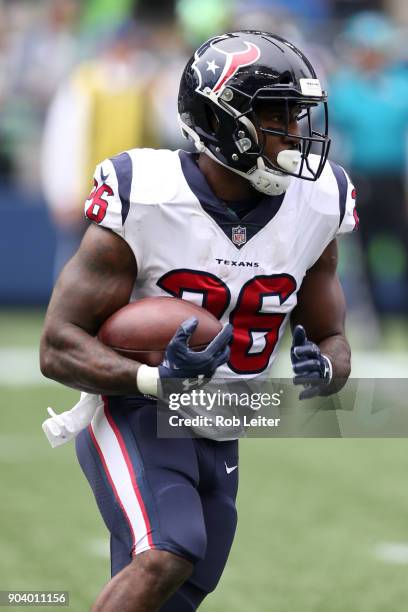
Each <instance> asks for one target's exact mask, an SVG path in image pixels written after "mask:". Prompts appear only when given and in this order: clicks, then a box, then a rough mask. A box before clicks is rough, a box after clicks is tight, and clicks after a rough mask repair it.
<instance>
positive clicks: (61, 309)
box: [40, 226, 138, 394]
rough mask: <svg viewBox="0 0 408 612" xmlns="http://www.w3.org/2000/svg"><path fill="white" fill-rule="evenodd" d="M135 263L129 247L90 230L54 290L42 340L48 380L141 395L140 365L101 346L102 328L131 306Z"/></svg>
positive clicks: (101, 231) (97, 229) (109, 234)
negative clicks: (100, 335) (100, 330)
mask: <svg viewBox="0 0 408 612" xmlns="http://www.w3.org/2000/svg"><path fill="white" fill-rule="evenodd" d="M136 273H137V268H136V262H135V259H134V256H133V253H132V252H131V250H130V248H129V247H128V245H127V244H126V243H125V242H124V240H122V239H121V238H120V237H118V236H116V235H115V234H113V233H112V232H110V231H108V230H104V229H102V228H100V227H97V226H91V227H90V228H89V229H88V231H87V233H86V235H85V237H84V240H83V241H82V244H81V246H80V249H79V251H78V253H77V254H76V255H75V256H74V257H73V259H72V260H71V261H70V262H69V263H68V264H67V266H66V267H65V269H64V270H63V272H62V274H61V276H60V278H59V280H58V282H57V285H56V287H55V289H54V292H53V295H52V298H51V301H50V305H49V307H48V311H47V316H46V319H45V324H44V331H43V335H42V339H41V348H40V363H41V370H42V372H43V374H44V375H45V376H47V377H48V378H52V379H54V380H57V381H58V382H61V383H63V384H65V385H68V386H70V387H74V388H76V389H80V390H82V391H88V392H90V393H104V394H120V393H132V392H135V390H136V373H137V369H138V364H137V363H136V362H134V361H131V360H130V359H127V358H125V357H122V356H120V355H118V354H117V353H115V352H114V351H113V350H112V349H110V348H108V347H106V346H104V345H103V344H101V343H100V342H99V341H98V339H97V338H96V334H97V331H98V329H99V327H100V326H101V325H102V323H103V322H104V321H105V320H106V319H107V318H108V317H109V316H110V315H111V314H112V313H113V312H115V311H116V310H118V309H119V308H121V307H122V306H124V305H125V304H127V303H128V302H129V299H130V295H131V292H132V288H133V284H134V281H135V278H136Z"/></svg>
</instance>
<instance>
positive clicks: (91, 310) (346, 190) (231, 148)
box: [41, 31, 357, 612]
mask: <svg viewBox="0 0 408 612" xmlns="http://www.w3.org/2000/svg"><path fill="white" fill-rule="evenodd" d="M179 120H180V125H181V129H182V131H183V133H184V135H186V136H187V137H188V138H190V139H191V140H192V141H193V143H194V144H195V147H196V150H197V153H195V154H192V153H186V152H184V151H168V150H149V149H135V150H131V151H126V152H123V153H120V154H119V155H117V156H116V157H113V158H112V159H107V160H104V161H102V163H101V164H99V166H98V167H97V169H96V172H95V176H94V188H93V190H92V192H91V194H90V196H89V198H88V200H87V202H86V205H85V214H86V216H87V218H88V219H89V220H90V221H91V222H92V224H91V226H90V227H89V229H88V231H87V233H86V235H85V237H84V240H83V242H82V244H81V246H80V248H79V250H78V252H77V254H76V255H75V256H74V258H73V259H72V260H71V261H70V262H69V263H68V265H67V266H66V268H65V269H64V271H63V273H62V274H61V276H60V278H59V280H58V282H57V285H56V287H55V290H54V293H53V296H52V299H51V302H50V305H49V309H48V313H47V317H46V322H45V327H44V332H43V336H42V345H41V368H42V371H43V373H44V374H45V375H46V376H48V377H50V378H53V379H55V380H58V381H60V382H61V383H64V384H66V385H69V386H71V387H74V388H77V389H80V390H81V391H82V392H85V393H86V392H87V393H89V394H93V395H91V396H89V395H88V396H86V394H84V397H83V399H84V403H85V404H86V402H89V397H95V398H98V399H97V401H96V404H95V406H94V407H93V408H92V406H91V410H90V412H89V415H90V416H89V418H91V417H92V415H93V418H92V421H91V423H90V425H89V427H87V428H86V429H83V430H82V431H81V432H80V433H79V435H78V436H77V438H76V446H77V455H78V459H79V462H80V464H81V466H82V469H83V471H84V473H85V475H86V477H87V478H88V480H89V483H90V485H91V487H92V489H93V492H94V495H95V498H96V501H97V503H98V506H99V509H100V512H101V514H102V516H103V518H104V521H105V523H106V525H107V527H108V529H109V531H110V534H111V568H112V580H111V581H110V582H109V583H108V584H107V585H106V586H105V588H104V589H103V590H102V592H101V594H100V596H99V597H98V599H97V601H96V603H95V605H94V608H93V610H94V611H102V610H103V611H104V612H108V611H115V612H116V611H118V610H120V611H121V612H127V611H129V612H130V611H137V612H144V611H146V612H147V611H149V612H151V611H153V610H161V611H163V612H191V611H192V610H196V609H197V607H198V606H199V605H200V603H201V602H202V600H203V599H204V597H205V596H206V595H207V594H208V593H209V592H211V591H212V590H213V589H214V588H215V587H216V585H217V583H218V581H219V579H220V576H221V574H222V571H223V569H224V566H225V563H226V561H227V558H228V554H229V551H230V548H231V544H232V541H233V537H234V532H235V526H236V510H235V497H236V493H237V480H238V470H237V469H233V470H231V466H237V465H238V449H237V441H236V440H229V441H223V442H221V441H216V440H212V439H206V438H198V439H159V438H158V437H157V433H156V411H155V409H154V406H155V403H154V401H153V399H152V398H151V396H154V395H156V394H157V383H158V380H159V379H164V378H166V377H182V378H187V377H194V376H198V375H202V374H205V375H206V376H211V375H215V376H216V377H220V378H231V377H243V378H249V379H252V378H257V377H265V376H267V375H268V372H269V371H270V369H271V366H272V364H273V361H274V359H275V356H276V353H277V350H278V346H279V342H280V339H281V337H282V335H283V333H284V329H285V326H286V324H287V322H288V320H290V322H291V325H292V328H293V330H294V333H293V346H292V351H291V357H292V363H293V368H294V373H295V383H299V384H301V385H303V390H302V392H301V397H302V398H303V397H305V398H307V397H312V396H313V395H316V394H330V393H334V392H336V391H337V390H338V389H340V388H341V386H342V385H343V384H344V382H345V381H346V380H347V377H348V376H349V373H350V348H349V344H348V342H347V339H346V337H345V333H344V318H345V302H344V296H343V291H342V288H341V286H340V283H339V280H338V277H337V274H336V263H337V247H336V236H337V235H338V234H342V233H345V232H349V231H351V230H353V229H354V227H355V225H356V219H357V217H356V213H355V209H354V205H355V202H354V190H353V186H352V184H351V183H350V180H349V178H348V176H347V174H346V173H345V171H344V170H343V169H342V168H341V167H339V166H337V165H336V164H334V163H331V162H329V163H326V161H327V155H328V150H329V144H330V140H329V137H328V115H327V100H326V93H325V92H324V91H322V89H321V86H320V82H319V80H318V78H317V76H316V74H315V72H314V69H313V67H312V66H311V64H310V62H309V61H308V59H307V58H306V57H305V55H304V54H303V53H302V52H301V51H300V50H299V49H297V48H296V47H295V46H294V45H292V44H291V43H289V42H288V41H286V40H283V39H282V38H279V37H277V36H274V35H272V34H269V33H264V32H255V31H242V32H234V33H229V34H225V35H222V36H217V37H215V38H212V39H211V40H209V41H207V42H206V43H205V44H203V45H202V46H201V47H200V48H199V49H198V50H197V51H196V53H195V54H194V56H193V57H192V58H191V59H190V61H189V62H188V63H187V66H186V68H185V70H184V73H183V75H182V78H181V84H180V94H179ZM162 295H168V296H169V295H170V296H177V297H181V298H183V299H187V300H188V299H191V300H193V299H194V301H197V296H200V297H201V299H202V304H203V305H205V307H206V308H207V309H209V310H210V311H211V312H212V313H213V314H214V315H215V316H217V317H218V318H219V319H220V320H221V322H222V323H224V328H223V330H222V331H221V332H220V334H219V335H218V336H217V337H216V339H215V340H214V341H213V342H212V343H211V344H210V345H209V346H208V347H207V349H205V350H204V351H202V352H198V353H193V352H192V351H191V350H190V349H189V348H188V338H189V336H190V335H191V334H192V332H193V330H194V328H195V325H196V321H195V320H194V319H193V320H188V321H186V322H185V323H184V324H183V325H182V326H181V327H180V329H179V331H178V332H177V333H176V335H175V337H174V338H173V340H172V341H171V342H170V344H169V346H168V349H167V351H166V355H165V359H164V361H163V363H162V365H161V366H159V367H158V368H151V367H149V366H146V365H140V364H138V363H137V362H134V361H131V360H129V359H126V358H125V357H122V356H120V355H118V354H116V353H115V352H114V351H113V350H111V349H110V348H108V347H106V346H103V345H102V344H101V343H100V342H99V341H98V339H97V338H96V333H97V330H98V328H99V327H100V325H101V324H102V323H103V322H104V321H105V320H106V319H107V317H109V316H110V315H111V314H112V313H113V312H115V311H116V310H118V309H119V308H121V307H122V306H124V305H125V304H127V303H128V302H129V300H136V299H139V298H143V297H146V296H162ZM147 396H150V398H149V397H147ZM91 404H92V402H91ZM88 407H89V406H88ZM85 408H86V406H85ZM85 412H86V410H85V409H84V413H85ZM77 413H81V403H80V404H79V409H78V407H77ZM94 413H95V414H94ZM55 418H58V417H55ZM85 421H86V419H85ZM85 421H83V422H81V426H80V427H79V428H82V427H83V426H84V423H85ZM85 424H86V423H85ZM54 425H55V422H54ZM60 425H61V430H62V429H63V427H64V423H63V422H62V421H60ZM67 429H68V431H69V427H68V428H67ZM71 430H72V432H74V433H75V431H74V430H75V427H72V428H71ZM55 432H56V435H57V437H58V427H57V430H54V433H55Z"/></svg>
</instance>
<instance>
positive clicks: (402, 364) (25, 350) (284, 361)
mask: <svg viewBox="0 0 408 612" xmlns="http://www.w3.org/2000/svg"><path fill="white" fill-rule="evenodd" d="M272 375H273V377H274V378H292V368H291V366H290V361H289V354H287V355H284V354H282V353H281V354H280V355H279V356H278V359H277V363H276V364H275V365H274V367H273V369H272ZM351 376H352V378H408V355H406V354H405V353H392V352H380V351H353V353H352V372H351ZM53 384H55V382H53V381H52V380H49V379H48V378H45V377H44V376H43V375H42V374H41V372H40V366H39V358H38V349H37V348H32V347H12V346H10V347H8V346H4V347H0V385H5V386H12V387H25V386H26V387H28V386H33V385H53Z"/></svg>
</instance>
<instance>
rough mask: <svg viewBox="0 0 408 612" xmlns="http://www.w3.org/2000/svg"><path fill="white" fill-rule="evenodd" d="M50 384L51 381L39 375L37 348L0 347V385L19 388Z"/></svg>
mask: <svg viewBox="0 0 408 612" xmlns="http://www.w3.org/2000/svg"><path fill="white" fill-rule="evenodd" d="M50 384H53V381H51V380H49V379H48V378H45V377H44V376H43V375H42V374H41V371H40V365H39V356H38V349H37V348H32V347H25V346H22V347H14V346H3V347H0V385H5V386H11V387H17V386H18V387H20V386H32V385H50ZM54 384H55V383H54Z"/></svg>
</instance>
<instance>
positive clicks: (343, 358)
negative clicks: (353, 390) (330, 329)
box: [319, 334, 351, 395]
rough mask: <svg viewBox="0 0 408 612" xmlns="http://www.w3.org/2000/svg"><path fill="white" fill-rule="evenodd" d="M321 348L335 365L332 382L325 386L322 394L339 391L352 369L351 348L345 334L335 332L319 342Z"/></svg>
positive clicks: (333, 365)
mask: <svg viewBox="0 0 408 612" xmlns="http://www.w3.org/2000/svg"><path fill="white" fill-rule="evenodd" d="M319 348H320V350H321V351H322V353H323V354H324V355H326V356H327V357H328V358H329V359H330V361H331V364H332V367H333V377H332V381H331V383H330V384H329V385H328V386H327V387H325V388H323V391H322V393H321V395H331V394H332V393H337V391H340V389H342V388H343V387H344V385H345V384H346V382H347V380H348V377H349V376H350V371H351V349H350V345H349V343H348V341H347V338H346V337H345V336H344V335H343V334H335V335H333V336H329V337H328V338H325V339H324V340H322V341H321V342H319Z"/></svg>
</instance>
